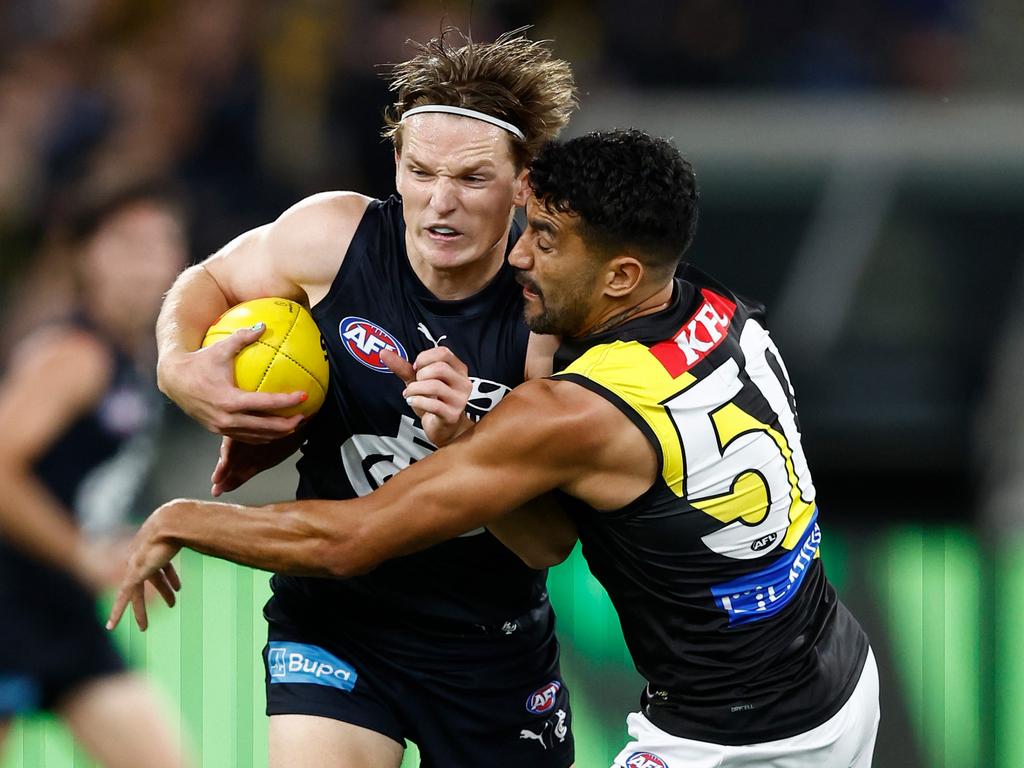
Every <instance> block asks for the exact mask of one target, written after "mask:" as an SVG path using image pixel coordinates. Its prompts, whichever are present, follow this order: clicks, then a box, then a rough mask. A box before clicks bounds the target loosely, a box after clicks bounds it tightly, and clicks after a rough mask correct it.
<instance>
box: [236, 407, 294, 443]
mask: <svg viewBox="0 0 1024 768" xmlns="http://www.w3.org/2000/svg"><path fill="white" fill-rule="evenodd" d="M301 424H302V415H301V414H296V415H295V416H289V417H287V418H286V417H284V416H262V415H258V414H251V413H236V414H232V415H231V416H230V417H227V418H225V419H224V420H223V421H221V422H219V423H217V424H216V427H217V430H218V431H219V432H221V433H222V434H224V435H227V436H228V437H231V438H233V439H235V440H239V441H241V442H243V443H267V442H270V441H271V440H277V439H279V438H282V437H288V435H290V434H292V433H293V432H295V430H296V429H298V428H299V426H300V425H301Z"/></svg>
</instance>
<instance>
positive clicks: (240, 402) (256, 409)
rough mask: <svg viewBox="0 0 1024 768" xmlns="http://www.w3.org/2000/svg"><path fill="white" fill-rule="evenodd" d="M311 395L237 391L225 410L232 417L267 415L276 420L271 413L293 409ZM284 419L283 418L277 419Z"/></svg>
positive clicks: (300, 391)
mask: <svg viewBox="0 0 1024 768" xmlns="http://www.w3.org/2000/svg"><path fill="white" fill-rule="evenodd" d="M308 399H309V393H308V392H303V391H302V390H297V391H295V392H247V391H246V390H244V389H236V390H235V391H234V393H233V395H232V397H231V399H230V401H229V402H226V403H224V410H225V411H228V412H229V413H231V414H232V415H235V414H243V413H247V414H266V416H264V418H268V419H269V418H274V415H273V414H272V413H270V412H271V411H276V410H279V409H282V408H293V407H294V406H296V405H300V404H301V403H304V402H306V401H307V400H308ZM277 418H283V417H277ZM299 418H300V420H301V418H302V417H301V416H300V417H299Z"/></svg>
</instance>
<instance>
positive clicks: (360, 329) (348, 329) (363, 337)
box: [338, 317, 409, 373]
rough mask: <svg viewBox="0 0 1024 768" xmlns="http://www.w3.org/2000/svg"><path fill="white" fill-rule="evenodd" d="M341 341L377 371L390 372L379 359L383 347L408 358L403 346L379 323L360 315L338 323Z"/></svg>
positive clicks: (368, 366) (353, 354) (353, 355)
mask: <svg viewBox="0 0 1024 768" xmlns="http://www.w3.org/2000/svg"><path fill="white" fill-rule="evenodd" d="M338 333H339V334H341V343H342V344H344V345H345V349H347V350H348V353H349V354H350V355H352V357H354V358H355V359H356V360H358V361H359V362H360V363H362V364H363V365H365V366H366V367H367V368H372V369H373V370H375V371H378V372H379V373H390V372H391V371H389V370H388V367H387V366H386V365H384V363H382V362H381V360H380V353H381V352H383V351H384V350H385V349H390V350H392V351H394V352H397V353H398V354H399V355H400V356H401V357H402V358H403V359H404V360H408V359H409V355H407V354H406V352H405V347H403V346H402V344H401V343H400V342H399V341H398V339H396V338H395V337H394V336H392V335H391V334H390V333H388V332H387V331H385V330H384V329H383V328H381V327H380V326H379V325H376V324H375V323H371V322H370V321H369V320H364V319H363V318H361V317H346V318H345V319H344V320H342V321H341V323H339V324H338Z"/></svg>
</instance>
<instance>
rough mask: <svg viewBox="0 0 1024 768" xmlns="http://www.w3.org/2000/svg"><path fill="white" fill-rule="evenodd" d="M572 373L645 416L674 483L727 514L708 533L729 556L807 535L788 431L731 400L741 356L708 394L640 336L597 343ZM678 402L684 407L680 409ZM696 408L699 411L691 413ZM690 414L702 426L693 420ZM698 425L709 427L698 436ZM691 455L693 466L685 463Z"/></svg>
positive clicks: (668, 481)
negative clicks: (675, 371) (673, 371)
mask: <svg viewBox="0 0 1024 768" xmlns="http://www.w3.org/2000/svg"><path fill="white" fill-rule="evenodd" d="M564 373H572V374H577V375H579V376H583V377H585V378H587V379H590V380H591V381H593V382H595V383H596V384H598V385H600V386H601V387H603V388H605V389H607V390H609V391H610V392H612V393H614V394H615V395H617V396H618V397H619V398H620V399H621V400H622V401H623V402H624V403H625V404H626V405H628V406H629V407H630V408H631V409H633V411H635V412H636V413H637V414H638V415H639V416H640V417H641V418H642V419H643V420H644V422H646V424H647V425H648V426H649V427H650V429H651V431H652V432H653V433H654V435H655V436H656V438H657V440H658V444H659V445H660V447H661V454H662V479H663V480H664V482H665V485H666V486H667V487H668V488H669V489H670V490H671V491H672V493H673V494H675V496H677V497H679V498H680V499H682V498H684V497H686V501H687V503H689V504H690V506H692V507H694V508H696V509H699V510H701V511H703V512H705V513H706V514H708V515H710V516H711V517H714V518H715V519H716V520H718V521H720V522H721V523H722V524H723V528H722V529H720V530H718V531H716V532H714V533H712V534H710V535H708V536H706V537H704V542H705V544H706V545H707V546H708V547H709V548H711V549H713V550H714V551H717V552H719V553H720V554H723V555H725V556H728V557H734V558H751V557H759V556H761V555H762V554H766V553H767V552H768V551H771V550H774V549H776V548H777V547H781V548H783V549H789V550H791V549H793V547H795V546H796V545H797V544H798V543H799V541H800V539H801V537H802V536H803V534H804V532H805V531H806V529H807V526H808V524H809V523H810V521H811V518H812V516H813V514H814V510H815V505H814V503H813V501H810V502H808V501H804V500H803V499H802V498H801V495H800V490H799V488H798V477H797V471H796V469H795V466H794V461H793V453H792V450H791V447H790V445H789V442H788V440H787V438H786V435H785V434H783V433H782V432H780V431H779V430H777V429H776V428H774V427H773V426H772V425H771V424H768V423H765V422H764V421H761V420H759V419H758V418H756V417H755V416H753V415H751V414H749V413H747V412H745V411H743V410H742V409H740V408H739V407H738V406H737V405H736V404H735V403H734V402H732V400H733V398H734V397H735V395H736V393H738V392H739V391H740V389H741V387H742V386H743V384H742V383H741V381H740V379H739V367H738V363H737V362H736V361H735V360H734V359H732V360H727V361H726V363H724V364H723V365H721V366H719V368H717V369H715V371H713V372H712V373H711V374H708V375H707V376H706V377H705V378H702V379H701V380H700V382H699V386H700V387H702V388H703V390H702V391H701V392H700V394H699V395H698V394H697V388H696V387H694V385H695V384H698V380H697V378H696V377H695V376H694V375H693V374H691V373H689V372H688V371H687V372H683V373H681V374H680V375H679V376H677V377H673V376H672V375H671V374H670V373H669V372H668V370H666V368H665V366H664V365H663V364H662V363H661V361H659V360H658V358H657V357H655V356H654V355H653V354H652V353H651V351H650V349H649V348H648V347H647V346H645V345H644V344H642V343H640V342H637V341H613V342H610V343H608V344H602V345H600V346H596V347H592V348H591V349H589V350H587V351H586V352H585V353H583V355H581V356H580V357H579V358H578V359H576V360H575V361H574V362H573V363H572V364H571V365H569V366H568V368H566V369H565V371H564ZM711 378H714V379H715V381H714V382H712V381H710V380H709V379H711ZM718 382H722V386H719V384H718ZM691 387H694V389H693V390H692V392H691V393H687V390H689V389H690V388H691ZM690 394H693V395H694V398H695V402H694V403H691V402H690V400H689V397H690ZM673 409H677V412H676V413H675V416H673ZM694 416H696V417H697V419H696V421H693V420H689V421H687V420H688V419H693V418H694ZM772 420H773V421H774V418H773V419H772ZM686 423H689V425H690V426H691V427H693V426H695V425H696V428H695V429H685V427H684V426H683V425H684V424H686ZM712 424H713V429H714V432H713V436H711V435H712V433H710V432H709V430H710V429H711V425H712ZM684 430H685V433H684ZM698 432H701V433H703V434H701V435H700V437H699V438H698V436H697V433H698ZM766 435H767V437H768V438H770V441H768V440H766V437H765V436H766ZM797 439H798V438H797ZM773 444H774V445H773ZM684 445H687V446H688V450H690V451H691V452H692V454H691V455H689V456H688V455H687V453H686V452H685V451H684ZM694 446H699V447H700V449H701V450H697V449H696V448H695V447H694ZM687 458H688V459H689V461H690V462H691V463H693V464H694V466H693V467H690V468H688V467H686V461H687ZM688 472H689V473H690V475H689V476H688V474H687V473H688ZM723 473H726V474H728V475H729V476H728V477H726V476H725V475H724V474H723ZM733 473H734V474H733ZM773 488H774V490H775V493H774V495H773V493H772V490H773ZM773 498H774V503H773ZM780 538H781V541H779V539H780Z"/></svg>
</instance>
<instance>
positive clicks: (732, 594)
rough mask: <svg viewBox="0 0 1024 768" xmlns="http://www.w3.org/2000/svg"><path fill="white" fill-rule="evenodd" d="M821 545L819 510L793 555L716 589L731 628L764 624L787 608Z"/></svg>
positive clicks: (714, 587) (712, 591)
mask: <svg viewBox="0 0 1024 768" xmlns="http://www.w3.org/2000/svg"><path fill="white" fill-rule="evenodd" d="M819 544H821V530H820V529H819V528H818V511H817V510H815V511H814V515H813V516H812V517H811V522H810V523H809V524H808V525H807V531H806V532H805V533H804V535H803V538H801V539H800V542H799V543H798V544H797V545H796V546H795V547H794V548H793V550H792V551H791V552H788V553H786V554H785V555H783V556H782V557H780V558H779V559H778V560H776V561H775V562H774V563H773V564H772V565H770V566H769V567H767V568H765V569H764V570H762V571H757V572H755V573H748V574H746V575H745V576H741V577H740V578H738V579H735V580H733V581H729V582H726V583H725V584H718V585H716V586H712V587H711V594H712V595H714V598H715V604H716V605H717V606H718V607H719V608H721V609H722V610H723V611H725V612H726V613H727V614H729V624H730V625H735V626H738V625H740V624H748V623H749V622H751V621H760V620H761V619H766V618H768V617H769V616H774V615H775V614H776V613H778V612H779V611H781V610H782V609H783V608H785V607H786V604H787V603H788V602H789V601H790V600H792V599H793V596H794V595H796V593H797V591H799V589H800V585H801V584H803V581H804V577H805V576H806V575H807V571H808V569H809V568H810V566H811V563H812V562H813V561H814V555H815V554H816V553H817V551H818V545H819Z"/></svg>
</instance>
